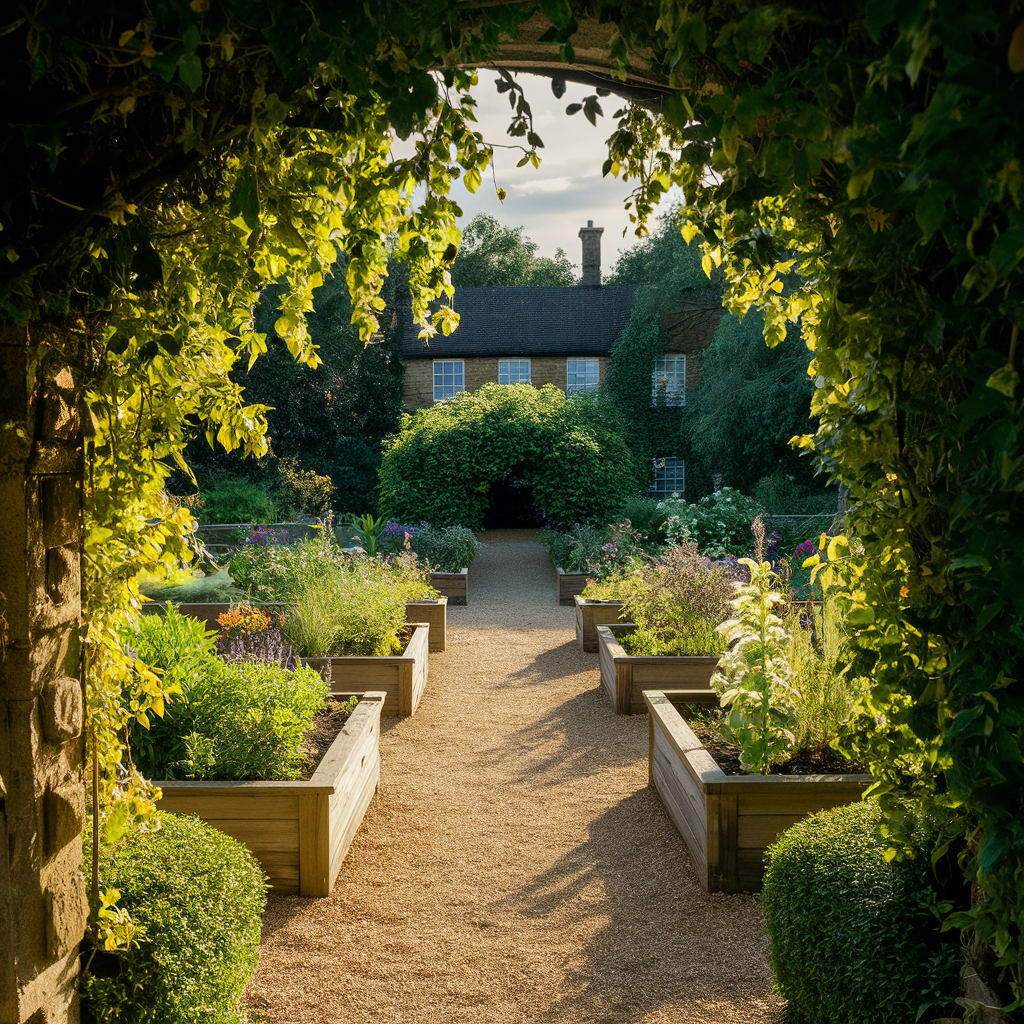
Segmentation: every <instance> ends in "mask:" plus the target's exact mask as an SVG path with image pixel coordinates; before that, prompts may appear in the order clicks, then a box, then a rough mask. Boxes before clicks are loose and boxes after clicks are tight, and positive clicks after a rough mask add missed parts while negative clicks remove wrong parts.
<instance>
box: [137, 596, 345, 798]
mask: <svg viewBox="0 0 1024 1024" xmlns="http://www.w3.org/2000/svg"><path fill="white" fill-rule="evenodd" d="M125 639H126V641H127V642H128V643H129V644H130V645H131V646H132V647H133V648H134V649H135V650H136V652H137V654H138V657H139V658H140V659H141V660H142V661H144V662H145V663H146V664H147V665H150V666H152V667H154V668H158V669H162V670H163V671H164V672H165V674H166V675H167V676H168V677H169V678H170V679H171V680H173V682H174V683H175V684H177V686H179V687H180V688H181V692H180V693H179V694H176V695H174V696H173V697H172V700H171V701H170V702H168V704H167V706H166V707H165V708H164V713H163V717H159V716H156V715H152V716H150V717H149V727H148V728H146V727H145V726H144V725H143V724H141V723H139V722H133V724H132V726H131V727H130V731H129V744H130V746H131V750H132V755H133V757H134V759H135V764H136V766H137V767H138V768H139V770H140V771H141V772H142V774H143V775H145V776H147V777H148V778H151V779H176V778H177V779H180V778H189V779H277V780H284V779H291V778H296V777H297V776H298V774H299V771H300V769H301V766H302V761H303V758H304V756H305V749H304V746H303V736H304V734H305V732H306V730H307V729H308V728H309V726H310V724H311V723H312V721H313V718H314V716H315V715H316V713H317V711H319V710H320V708H322V707H323V704H324V699H325V697H326V693H327V686H326V684H325V683H324V681H323V680H322V679H321V678H320V675H319V674H318V673H317V672H315V671H313V670H312V669H307V668H299V669H296V670H295V671H288V670H286V669H284V668H281V667H280V666H278V665H273V664H267V663H261V662H256V661H241V662H237V663H232V664H225V663H224V662H223V661H221V659H220V658H218V657H217V656H216V654H215V653H214V641H213V637H212V635H211V634H209V633H208V632H207V631H206V630H205V629H204V628H203V625H202V623H199V622H196V621H194V620H191V619H188V618H186V617H185V616H183V615H181V614H179V613H178V612H177V611H176V610H175V609H174V608H173V607H168V609H167V615H166V618H159V617H157V616H155V615H153V616H145V617H144V618H143V620H142V622H141V623H140V625H139V628H138V630H135V631H126V636H125Z"/></svg>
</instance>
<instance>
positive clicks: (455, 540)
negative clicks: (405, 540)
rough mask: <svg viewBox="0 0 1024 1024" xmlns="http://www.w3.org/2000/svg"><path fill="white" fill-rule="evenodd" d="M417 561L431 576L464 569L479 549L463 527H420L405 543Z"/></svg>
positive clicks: (470, 534) (470, 532)
mask: <svg viewBox="0 0 1024 1024" xmlns="http://www.w3.org/2000/svg"><path fill="white" fill-rule="evenodd" d="M409 545H410V547H411V549H412V550H413V551H415V552H416V555H417V557H418V558H419V559H420V561H422V562H423V563H424V564H425V565H429V566H430V567H431V568H432V569H433V570H434V571H435V572H458V571H459V570H460V569H465V568H468V567H469V566H470V565H472V563H473V559H474V558H476V556H477V552H478V551H479V550H480V548H481V547H483V545H482V544H481V543H480V541H478V540H477V539H476V536H475V535H474V533H473V531H472V530H469V529H467V528H466V527H465V526H442V527H436V526H431V525H430V524H429V523H426V524H423V525H422V526H420V527H419V528H418V529H417V530H416V532H415V533H414V534H413V535H412V537H411V538H410V540H409Z"/></svg>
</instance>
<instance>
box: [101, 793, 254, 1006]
mask: <svg viewBox="0 0 1024 1024" xmlns="http://www.w3.org/2000/svg"><path fill="white" fill-rule="evenodd" d="M90 858H91V850H89V849H88V847H87V852H86V864H85V869H86V872H88V871H89V870H90V868H91V865H90ZM99 875H100V879H101V880H102V883H103V885H104V887H106V888H107V889H110V890H113V891H114V892H115V893H116V894H117V899H118V903H119V906H120V908H121V909H122V910H124V911H127V912H128V913H129V914H130V915H131V917H132V919H133V921H134V922H135V924H136V926H137V928H138V929H139V933H138V934H137V938H136V941H135V943H134V944H133V945H132V946H131V947H130V948H128V949H123V950H119V951H117V952H115V953H109V952H105V951H99V952H97V953H96V954H94V957H93V958H92V959H90V960H89V961H88V966H87V968H86V970H85V977H84V984H83V986H82V995H83V1018H84V1019H85V1020H92V1021H96V1022H97V1024H196V1022H197V1021H204V1022H206V1024H241V1021H242V1020H243V1015H242V1011H241V1006H240V1004H239V1000H240V999H241V995H242V991H243V990H244V988H245V986H246V983H247V982H248V981H249V978H250V977H252V974H253V972H254V971H255V969H256V961H257V958H258V955H259V946H260V926H261V916H262V913H263V908H264V905H265V903H266V897H265V892H266V880H265V878H264V875H263V871H262V869H261V868H260V865H259V863H258V862H257V860H256V858H255V857H254V856H253V855H252V854H251V853H250V852H249V851H248V850H247V849H246V848H245V846H243V845H242V843H240V842H238V841H237V840H235V839H232V838H231V837H230V836H227V835H225V834H224V833H223V832H221V831H219V830H217V829H215V828H212V827H211V826H209V825H207V824H205V823H204V822H202V821H200V820H199V819H198V818H188V817H179V816H178V815H174V814H168V813H166V812H160V813H158V814H156V815H155V816H154V817H153V818H151V819H150V821H149V822H147V823H146V824H144V825H137V826H136V827H134V828H133V829H131V831H129V832H128V833H127V835H125V836H124V838H123V839H122V840H121V841H120V842H119V843H117V845H115V846H114V847H112V848H110V849H108V850H105V851H104V852H103V854H102V856H101V858H100V861H99ZM101 966H102V968H103V970H102V971H101V970H99V969H98V968H99V967H101Z"/></svg>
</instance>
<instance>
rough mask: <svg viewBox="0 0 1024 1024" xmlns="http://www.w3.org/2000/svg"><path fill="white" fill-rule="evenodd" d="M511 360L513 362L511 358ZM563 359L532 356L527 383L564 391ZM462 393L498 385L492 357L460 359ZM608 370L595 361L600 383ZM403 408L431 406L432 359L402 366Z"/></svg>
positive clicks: (604, 361) (605, 364)
mask: <svg viewBox="0 0 1024 1024" xmlns="http://www.w3.org/2000/svg"><path fill="white" fill-rule="evenodd" d="M511 358H516V357H515V356H513V357H511ZM567 358H570V357H566V356H533V357H531V358H530V378H531V379H530V383H531V384H533V385H535V386H536V387H538V388H540V387H543V386H544V385H545V384H554V385H555V386H556V387H559V388H561V389H562V390H563V391H564V390H565V384H566V365H565V364H566V359H567ZM463 362H464V363H465V379H466V390H467V391H477V390H479V389H480V388H482V387H483V386H484V384H486V383H488V382H489V381H490V382H493V383H495V384H497V383H498V362H499V359H498V357H497V356H495V357H493V358H492V357H486V358H483V357H479V358H476V357H475V358H471V359H464V360H463ZM607 370H608V357H607V356H600V357H599V358H598V380H599V382H600V383H602V384H603V383H604V380H605V374H606V373H607ZM404 391H405V407H406V409H407V410H408V411H409V412H412V411H414V410H416V409H425V408H427V406H430V405H433V404H434V361H433V359H410V360H409V361H408V362H407V363H406V364H405V379H404Z"/></svg>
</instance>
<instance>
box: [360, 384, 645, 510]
mask: <svg viewBox="0 0 1024 1024" xmlns="http://www.w3.org/2000/svg"><path fill="white" fill-rule="evenodd" d="M610 421H611V422H614V412H613V410H612V409H610V408H609V407H608V406H607V404H606V403H604V402H603V401H601V400H600V399H598V400H596V401H595V400H594V398H593V397H592V396H590V395H586V394H583V395H568V396H567V395H566V394H565V392H563V391H561V390H560V389H559V388H557V387H555V386H554V385H553V384H546V385H545V386H544V387H542V388H539V389H538V388H535V387H533V386H532V385H529V384H516V385H514V386H512V387H509V386H507V385H501V384H485V385H484V386H483V387H482V388H481V389H480V390H479V391H472V392H470V391H463V392H460V393H459V394H457V395H455V397H454V398H450V399H447V400H446V401H444V402H438V403H436V404H435V405H432V406H430V407H428V408H426V409H420V410H419V411H418V412H417V413H416V414H415V415H414V416H406V417H405V418H404V422H403V426H402V430H401V432H400V433H399V434H397V435H395V436H394V437H393V438H391V439H389V440H388V441H386V442H385V446H384V460H383V463H382V465H381V472H380V507H381V510H382V511H383V512H384V513H385V514H386V515H387V516H389V517H390V518H392V519H396V520H398V521H399V522H404V523H408V522H413V523H415V522H418V521H419V520H421V519H425V520H427V521H428V522H430V523H433V524H434V525H437V526H450V525H456V524H457V525H460V526H468V527H470V528H471V529H474V530H479V529H482V528H483V519H484V513H485V512H486V510H487V505H488V493H489V491H490V487H491V485H492V484H494V483H498V482H499V481H501V480H504V479H505V478H507V477H519V478H522V479H525V480H527V481H528V482H529V483H530V484H531V485H532V487H533V495H534V502H535V504H536V506H537V508H538V510H539V511H541V512H542V513H543V514H544V515H545V516H546V517H547V518H548V519H550V520H551V522H553V523H555V524H556V525H558V526H571V525H572V524H573V523H582V522H587V521H590V520H594V521H600V522H608V521H610V519H611V518H612V517H613V516H614V514H615V513H616V512H618V510H619V509H620V508H621V507H622V504H623V502H624V501H625V500H626V498H627V497H629V495H630V494H632V493H633V492H634V491H635V490H636V479H635V476H634V472H633V461H632V457H631V456H630V453H629V449H628V448H627V447H626V445H625V444H624V442H623V441H622V439H621V438H620V437H619V435H618V434H617V433H615V431H614V430H612V429H611V428H610V426H609V422H610Z"/></svg>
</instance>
